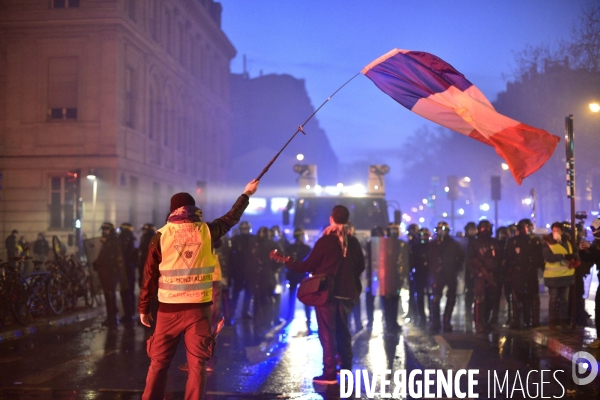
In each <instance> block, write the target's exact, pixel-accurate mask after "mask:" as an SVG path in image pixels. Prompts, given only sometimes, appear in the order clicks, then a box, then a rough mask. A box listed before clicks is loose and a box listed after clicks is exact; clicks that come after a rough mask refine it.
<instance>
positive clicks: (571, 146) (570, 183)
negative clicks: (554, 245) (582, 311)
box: [565, 114, 582, 327]
mask: <svg viewBox="0 0 600 400" xmlns="http://www.w3.org/2000/svg"><path fill="white" fill-rule="evenodd" d="M565 131H566V135H565V144H566V150H567V153H566V156H567V197H568V198H569V199H570V200H571V246H573V252H574V251H575V247H576V246H577V236H576V229H577V228H576V227H575V143H574V138H573V114H571V115H569V116H568V117H566V118H565ZM577 292H578V290H577V285H571V325H572V326H573V327H574V326H575V325H576V323H577V299H579V298H581V296H582V293H577Z"/></svg>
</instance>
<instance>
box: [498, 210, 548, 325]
mask: <svg viewBox="0 0 600 400" xmlns="http://www.w3.org/2000/svg"><path fill="white" fill-rule="evenodd" d="M532 228H533V224H532V223H531V221H530V220H529V219H522V220H520V221H519V223H518V224H517V231H516V235H515V236H513V237H511V238H509V239H508V241H507V243H506V252H505V256H506V271H507V275H508V276H507V282H508V283H509V284H510V286H511V289H512V296H511V298H512V305H513V306H512V312H513V317H512V321H511V323H510V324H509V328H510V329H518V328H519V327H520V326H521V317H522V318H523V322H524V325H525V327H529V326H531V327H533V328H535V327H538V326H539V325H540V289H539V284H538V269H542V268H543V267H544V259H543V258H542V248H543V245H542V241H541V240H540V239H539V238H538V237H537V236H535V235H533V232H532Z"/></svg>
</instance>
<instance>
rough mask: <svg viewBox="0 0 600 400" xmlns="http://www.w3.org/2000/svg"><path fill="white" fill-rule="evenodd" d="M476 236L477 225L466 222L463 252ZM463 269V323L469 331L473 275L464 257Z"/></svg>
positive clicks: (473, 296)
mask: <svg viewBox="0 0 600 400" xmlns="http://www.w3.org/2000/svg"><path fill="white" fill-rule="evenodd" d="M476 236H477V225H476V224H475V222H467V224H466V225H465V236H464V237H462V238H461V241H460V244H461V247H462V250H463V252H464V254H467V253H468V252H469V247H471V246H472V245H473V241H474V240H475V237H476ZM463 271H464V279H465V325H466V327H467V331H470V330H471V329H472V326H473V299H474V298H475V295H474V293H473V275H472V274H471V268H470V267H469V266H468V265H467V258H466V257H465V265H464V266H463Z"/></svg>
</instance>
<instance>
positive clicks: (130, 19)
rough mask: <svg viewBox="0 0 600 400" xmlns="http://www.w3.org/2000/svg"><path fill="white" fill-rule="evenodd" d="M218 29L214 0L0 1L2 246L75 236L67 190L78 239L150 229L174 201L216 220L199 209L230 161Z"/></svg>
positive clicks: (226, 50) (226, 49) (230, 51)
mask: <svg viewBox="0 0 600 400" xmlns="http://www.w3.org/2000/svg"><path fill="white" fill-rule="evenodd" d="M220 18H221V5H220V4H219V3H216V2H214V1H212V0H147V1H141V0H102V1H100V0H29V1H9V0H0V173H1V174H2V175H1V180H0V182H1V190H0V234H2V239H3V238H4V237H6V236H7V235H8V234H9V233H10V231H11V230H12V229H13V228H16V229H18V230H19V231H20V234H24V235H26V237H27V239H28V240H30V241H33V240H35V234H36V233H37V232H40V231H41V232H47V233H48V234H50V235H52V234H58V235H60V237H61V238H63V240H64V239H66V238H67V237H68V236H69V235H72V234H74V232H75V230H74V227H75V224H76V220H75V219H76V216H77V215H78V213H77V212H76V208H77V207H76V205H77V199H76V197H77V191H79V195H80V196H81V199H82V200H83V204H84V206H83V207H82V213H83V219H82V221H81V223H82V225H81V226H82V232H83V234H85V235H87V236H88V237H91V236H97V235H98V232H97V230H98V228H99V227H100V225H101V223H102V221H111V222H113V223H116V224H117V225H118V224H119V223H122V222H125V221H129V222H131V223H133V224H134V226H135V227H136V228H139V226H141V224H143V223H145V222H154V223H155V224H157V225H159V226H160V225H161V224H162V223H164V220H165V217H166V214H167V212H168V207H169V198H170V196H171V195H172V194H174V193H175V192H178V191H189V192H191V193H195V194H196V196H197V201H200V202H201V203H202V204H201V205H202V206H203V207H205V215H212V214H214V213H216V212H217V210H218V211H222V210H221V209H220V207H219V205H218V204H217V203H216V202H213V201H211V202H209V204H210V206H208V207H207V204H206V199H207V197H206V196H207V194H206V193H207V192H208V198H209V199H213V197H212V195H211V193H216V192H218V190H217V189H218V188H219V185H220V184H221V183H222V182H223V180H224V179H225V178H226V167H227V160H228V152H229V131H230V126H229V121H230V118H231V110H230V103H229V79H230V73H229V64H230V61H231V59H232V58H233V57H234V55H235V49H234V47H233V45H232V44H231V43H230V42H229V40H228V39H227V37H226V36H225V34H224V33H223V31H222V30H221V22H220ZM77 170H78V171H79V173H80V174H79V177H78V178H75V177H74V176H73V174H70V173H69V172H71V173H72V172H75V171H77ZM88 174H94V175H95V176H96V177H97V180H96V182H97V198H96V207H95V212H94V210H93V208H94V207H93V203H94V199H93V181H92V180H89V179H86V176H87V175H88ZM78 182H79V183H78ZM93 230H96V232H94V231H93ZM3 244H4V241H3V240H2V244H1V245H0V248H2V247H3ZM0 258H2V256H1V254H0Z"/></svg>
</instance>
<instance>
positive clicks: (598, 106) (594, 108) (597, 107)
mask: <svg viewBox="0 0 600 400" xmlns="http://www.w3.org/2000/svg"><path fill="white" fill-rule="evenodd" d="M590 111H591V112H594V113H597V112H600V104H598V103H590Z"/></svg>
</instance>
